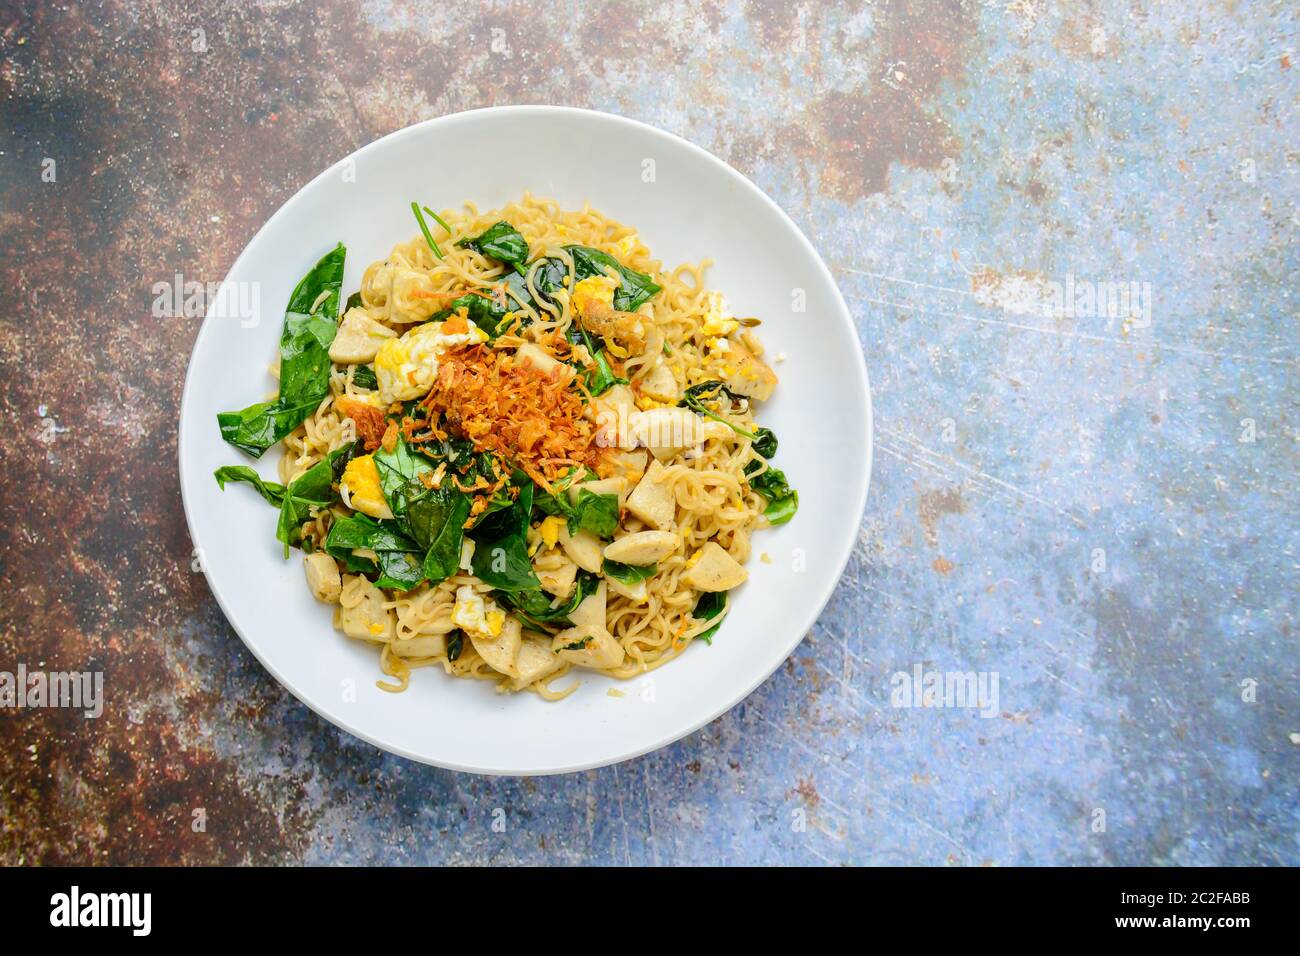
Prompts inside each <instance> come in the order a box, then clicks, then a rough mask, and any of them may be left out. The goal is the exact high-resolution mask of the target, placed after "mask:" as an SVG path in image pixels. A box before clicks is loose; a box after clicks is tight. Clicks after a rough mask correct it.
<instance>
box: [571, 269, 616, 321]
mask: <svg viewBox="0 0 1300 956" xmlns="http://www.w3.org/2000/svg"><path fill="white" fill-rule="evenodd" d="M616 288H618V283H616V282H615V281H614V280H613V279H611V278H610V277H609V276H590V277H589V278H586V279H583V280H582V281H581V282H579V283H578V284H577V285H575V286H574V287H573V295H572V297H570V299H569V302H570V303H571V304H572V305H573V307H574V309H576V310H577V311H579V312H581V313H583V314H584V315H585V314H586V313H587V312H588V310H590V308H591V307H592V305H593V304H595V303H598V302H599V303H604V304H605V305H613V303H614V290H615V289H616Z"/></svg>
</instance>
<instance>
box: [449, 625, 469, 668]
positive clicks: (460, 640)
mask: <svg viewBox="0 0 1300 956" xmlns="http://www.w3.org/2000/svg"><path fill="white" fill-rule="evenodd" d="M464 648H465V634H464V632H463V631H457V632H456V633H455V634H453V635H452V636H451V640H449V641H448V642H447V660H449V661H454V660H456V659H457V658H458V657H460V652H461V651H462V650H464Z"/></svg>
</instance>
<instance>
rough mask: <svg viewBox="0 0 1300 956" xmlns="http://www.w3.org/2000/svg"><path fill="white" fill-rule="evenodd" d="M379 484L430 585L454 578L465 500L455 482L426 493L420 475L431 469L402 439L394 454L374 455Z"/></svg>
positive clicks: (466, 509)
mask: <svg viewBox="0 0 1300 956" xmlns="http://www.w3.org/2000/svg"><path fill="white" fill-rule="evenodd" d="M375 467H376V468H377V469H378V471H379V484H380V487H381V488H382V489H383V491H384V498H385V500H386V501H387V502H388V507H389V508H391V509H392V511H393V520H394V521H395V522H396V523H397V527H398V528H399V529H400V530H401V532H402V533H403V534H404V535H406V536H407V537H408V538H410V539H411V540H412V541H414V542H415V543H416V544H417V545H419V547H420V549H421V551H423V552H424V553H425V561H424V571H425V575H426V576H427V577H428V578H429V580H430V581H432V582H434V583H435V584H436V583H437V582H438V581H441V580H443V579H445V578H447V577H449V576H450V575H451V574H453V573H455V570H456V567H457V565H458V564H459V563H460V544H461V539H462V537H463V536H464V525H465V519H466V518H467V517H468V516H469V509H470V499H469V496H468V495H466V494H465V493H464V492H462V491H460V490H459V489H458V488H456V487H455V485H454V483H452V482H450V481H444V482H443V483H442V486H441V487H439V488H430V487H428V486H427V485H425V483H424V482H423V481H421V480H420V479H421V476H422V475H425V474H427V473H430V472H432V471H433V470H434V466H433V464H432V463H431V462H430V461H429V459H428V458H427V457H425V456H424V455H422V454H419V453H417V452H415V451H412V450H411V447H410V446H409V445H407V443H406V442H405V441H403V440H402V439H400V438H399V439H398V440H397V444H396V446H394V448H393V450H392V451H391V452H390V451H384V450H380V451H378V452H376V453H375Z"/></svg>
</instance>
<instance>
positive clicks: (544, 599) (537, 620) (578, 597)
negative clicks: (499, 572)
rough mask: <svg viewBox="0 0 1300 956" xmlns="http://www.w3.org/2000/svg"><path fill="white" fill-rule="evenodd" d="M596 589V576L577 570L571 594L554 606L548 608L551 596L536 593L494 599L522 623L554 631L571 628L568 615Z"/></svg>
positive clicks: (498, 594)
mask: <svg viewBox="0 0 1300 956" xmlns="http://www.w3.org/2000/svg"><path fill="white" fill-rule="evenodd" d="M599 587H600V578H599V577H597V576H596V575H594V574H590V573H589V572H587V571H580V572H578V577H577V579H576V580H575V582H574V587H573V593H572V594H570V595H569V599H568V600H567V601H564V602H563V603H561V604H560V605H559V606H558V607H552V606H551V604H552V603H553V602H552V599H551V596H550V595H549V594H546V593H545V592H543V591H540V590H532V591H510V592H507V591H498V592H496V593H495V594H494V597H496V598H497V599H498V600H499V601H500V602H501V603H502V604H504V605H505V606H506V607H508V608H510V609H512V610H513V611H514V612H515V615H516V616H517V617H518V618H519V619H520V620H522V621H523V622H524V623H525V624H528V625H530V626H532V627H535V628H536V629H538V630H541V631H556V630H559V629H561V628H566V627H572V626H573V622H572V621H571V620H569V615H570V614H572V613H573V612H574V611H576V610H577V609H578V605H579V604H581V603H582V602H583V601H584V600H586V599H587V598H588V597H590V596H591V595H592V594H595V593H596V589H597V588H599Z"/></svg>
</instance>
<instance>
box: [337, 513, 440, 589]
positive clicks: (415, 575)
mask: <svg viewBox="0 0 1300 956" xmlns="http://www.w3.org/2000/svg"><path fill="white" fill-rule="evenodd" d="M359 549H369V550H371V551H374V552H375V554H376V555H377V559H378V560H377V562H376V561H372V560H371V559H369V558H366V557H362V556H360V555H357V554H354V553H353V552H354V551H356V550H359ZM325 550H326V551H327V552H329V553H330V554H331V555H332V556H334V557H335V558H337V559H338V560H340V561H342V562H343V563H344V565H346V567H347V569H348V570H349V571H357V572H361V573H365V574H373V573H375V572H378V573H379V577H378V579H377V580H376V581H375V586H376V587H381V588H394V589H396V590H399V591H406V590H410V589H411V588H413V587H415V586H416V585H417V584H419V583H420V582H421V581H423V580H424V573H423V571H422V569H421V562H420V557H419V550H420V549H419V546H418V545H416V543H415V542H414V541H412V540H411V539H410V538H408V537H406V536H405V535H403V534H402V533H401V532H400V531H399V530H397V528H396V527H395V525H394V523H393V522H388V521H376V520H375V519H374V518H371V517H369V516H368V515H363V514H355V515H349V516H348V517H345V518H339V519H338V520H336V521H335V522H334V524H333V525H331V526H330V532H329V534H328V535H326V537H325Z"/></svg>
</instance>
